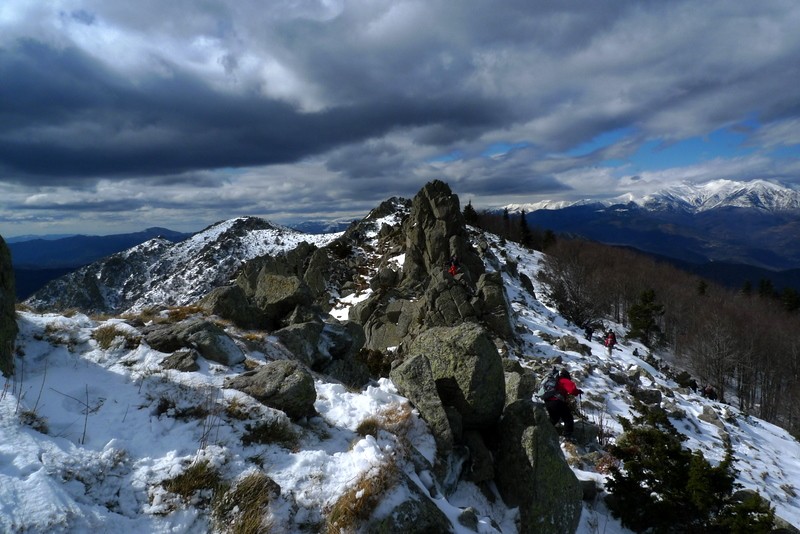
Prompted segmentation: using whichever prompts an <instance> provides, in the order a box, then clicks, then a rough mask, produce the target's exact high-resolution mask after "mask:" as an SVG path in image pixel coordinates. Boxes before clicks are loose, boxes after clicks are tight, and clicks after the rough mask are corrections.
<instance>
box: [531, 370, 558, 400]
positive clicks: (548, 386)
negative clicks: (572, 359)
mask: <svg viewBox="0 0 800 534" xmlns="http://www.w3.org/2000/svg"><path fill="white" fill-rule="evenodd" d="M557 385H558V369H556V368H555V367H554V368H553V370H552V371H550V373H548V374H547V375H546V376H545V377H544V378H542V381H541V382H540V383H539V389H538V390H537V391H536V396H537V397H539V398H540V399H542V400H548V399H551V398H553V397H558V398H561V393H559V392H558V390H557V389H556V386H557Z"/></svg>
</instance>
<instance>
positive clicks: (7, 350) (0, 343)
mask: <svg viewBox="0 0 800 534" xmlns="http://www.w3.org/2000/svg"><path fill="white" fill-rule="evenodd" d="M15 302H16V297H15V288H14V270H13V268H12V266H11V252H10V251H9V250H8V246H7V245H6V242H5V240H4V239H3V237H2V236H0V372H2V373H3V376H11V374H12V373H13V372H14V341H15V340H16V337H17V315H16V311H15V308H14V303H15Z"/></svg>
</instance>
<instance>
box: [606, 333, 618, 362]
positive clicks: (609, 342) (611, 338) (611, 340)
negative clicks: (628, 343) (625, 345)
mask: <svg viewBox="0 0 800 534" xmlns="http://www.w3.org/2000/svg"><path fill="white" fill-rule="evenodd" d="M603 344H604V345H605V346H606V349H608V355H609V356H611V351H613V350H614V345H616V344H617V335H616V334H615V333H614V331H613V330H611V329H610V328H609V329H608V332H607V333H606V337H605V339H604V340H603Z"/></svg>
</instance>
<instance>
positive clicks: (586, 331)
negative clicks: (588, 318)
mask: <svg viewBox="0 0 800 534" xmlns="http://www.w3.org/2000/svg"><path fill="white" fill-rule="evenodd" d="M583 334H584V335H585V336H586V341H591V340H592V334H594V328H592V325H590V324H587V325H586V328H585V329H584V330H583Z"/></svg>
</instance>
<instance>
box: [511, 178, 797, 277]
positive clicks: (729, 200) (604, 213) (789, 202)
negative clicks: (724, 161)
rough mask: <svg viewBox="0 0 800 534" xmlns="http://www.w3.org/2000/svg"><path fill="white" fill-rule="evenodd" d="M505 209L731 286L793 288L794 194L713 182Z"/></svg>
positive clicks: (780, 188)
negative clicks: (763, 284)
mask: <svg viewBox="0 0 800 534" xmlns="http://www.w3.org/2000/svg"><path fill="white" fill-rule="evenodd" d="M506 208H507V209H508V210H509V212H511V213H514V212H516V213H519V212H521V211H522V210H525V213H526V220H527V222H528V224H529V225H531V226H534V227H540V228H547V229H550V230H553V231H555V232H557V233H562V234H570V235H575V236H581V237H584V238H586V239H591V240H593V241H598V242H600V243H606V244H610V245H619V246H626V247H632V248H635V249H638V250H640V251H642V252H646V253H648V254H654V255H658V256H662V257H665V258H668V259H671V260H675V262H677V263H683V264H684V267H686V268H689V270H692V271H693V272H698V273H703V274H705V275H706V276H707V277H709V278H710V279H712V280H715V281H718V282H720V283H724V284H725V285H728V286H731V287H741V285H742V284H743V283H744V282H745V281H750V282H752V283H757V282H758V281H759V280H760V279H761V278H766V279H770V280H772V281H773V283H774V285H775V286H776V287H779V288H780V287H787V286H790V287H794V288H795V289H798V290H800V287H799V285H798V284H797V283H796V282H795V281H796V280H797V275H796V273H795V272H792V271H795V270H797V269H798V268H800V240H798V239H797V236H800V191H798V190H797V189H794V188H792V187H788V186H784V185H780V184H776V183H773V182H769V181H766V180H754V181H751V182H735V181H731V180H716V181H713V182H708V183H706V184H701V185H696V184H689V183H684V184H680V185H676V186H672V187H668V188H665V189H663V190H661V191H658V192H656V193H652V194H649V195H645V196H642V197H635V196H634V195H632V194H627V195H623V196H620V197H617V198H615V199H612V200H602V201H601V200H592V199H583V200H581V201H577V202H553V201H542V202H537V203H530V204H517V205H508V206H506ZM714 264H716V265H714ZM736 265H740V266H743V267H744V266H748V267H750V268H747V269H746V268H736V267H735V266H736ZM778 271H780V272H778ZM751 276H757V278H756V279H753V278H751Z"/></svg>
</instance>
